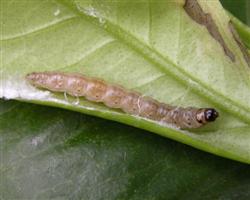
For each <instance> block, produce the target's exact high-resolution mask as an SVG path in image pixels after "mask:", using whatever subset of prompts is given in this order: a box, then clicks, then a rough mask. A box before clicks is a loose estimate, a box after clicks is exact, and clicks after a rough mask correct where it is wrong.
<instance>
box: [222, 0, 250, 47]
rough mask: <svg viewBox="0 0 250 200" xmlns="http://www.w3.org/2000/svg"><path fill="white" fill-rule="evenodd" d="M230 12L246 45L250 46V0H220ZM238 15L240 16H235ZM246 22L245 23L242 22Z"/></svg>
mask: <svg viewBox="0 0 250 200" xmlns="http://www.w3.org/2000/svg"><path fill="white" fill-rule="evenodd" d="M220 1H221V3H222V5H223V6H224V7H225V8H226V9H227V10H228V11H229V12H231V13H232V14H231V13H228V14H229V16H230V18H231V20H232V22H233V23H234V25H235V28H236V29H237V31H238V33H239V35H240V37H241V38H242V40H243V42H244V43H245V45H246V46H247V47H248V48H250V28H249V27H248V26H247V25H245V24H248V25H250V12H249V10H250V1H248V0H238V1H235V0H220ZM233 15H235V16H237V17H238V18H236V17H234V16H233ZM240 20H241V21H240ZM242 22H244V23H245V24H244V23H242Z"/></svg>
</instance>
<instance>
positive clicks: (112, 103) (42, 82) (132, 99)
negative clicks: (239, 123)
mask: <svg viewBox="0 0 250 200" xmlns="http://www.w3.org/2000/svg"><path fill="white" fill-rule="evenodd" d="M26 79H27V80H28V81H29V82H30V83H31V84H32V85H34V86H36V87H39V88H46V89H48V90H51V91H55V92H66V93H68V94H69V95H72V96H76V97H85V98H86V99H87V100H89V101H94V102H102V103H104V104H105V105H106V106H108V107H110V108H118V109H121V110H122V111H124V112H125V113H128V114H132V115H137V116H140V117H143V118H147V119H150V120H154V121H157V122H160V123H162V124H166V125H172V126H175V127H177V128H181V129H187V128H199V127H202V126H203V125H205V124H207V123H208V122H211V121H214V120H215V119H216V118H217V117H218V112H217V111H216V110H215V109H213V108H194V107H188V108H182V107H176V106H170V105H168V104H165V103H160V102H158V101H156V100H154V99H152V98H150V97H146V96H142V95H141V94H140V93H138V92H133V91H129V90H126V89H125V88H123V87H121V86H116V85H111V84H108V83H106V82H105V81H103V80H100V79H95V78H90V77H87V76H84V75H80V74H67V73H62V72H33V73H30V74H27V75H26Z"/></svg>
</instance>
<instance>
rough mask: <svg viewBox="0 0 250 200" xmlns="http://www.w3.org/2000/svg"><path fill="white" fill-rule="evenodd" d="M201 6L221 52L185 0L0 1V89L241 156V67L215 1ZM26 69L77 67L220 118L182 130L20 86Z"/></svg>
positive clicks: (247, 157) (244, 102)
mask: <svg viewBox="0 0 250 200" xmlns="http://www.w3.org/2000/svg"><path fill="white" fill-rule="evenodd" d="M198 3H199V5H200V6H201V8H202V10H203V11H204V12H205V13H210V14H211V17H212V19H213V20H214V22H215V24H216V26H217V28H218V30H219V33H220V34H221V36H222V38H223V41H224V45H226V47H227V49H229V50H230V52H231V53H232V54H231V55H230V54H226V53H225V46H223V45H222V44H221V43H219V42H218V41H217V40H216V39H215V38H214V37H212V35H211V33H210V32H209V31H208V29H207V28H206V27H205V26H204V25H202V24H199V23H197V22H196V21H195V20H194V19H192V18H191V17H190V16H189V15H188V14H187V12H186V11H185V10H184V9H183V6H184V1H166V2H158V1H156V2H150V1H147V2H141V3H138V2H134V1H105V2H100V1H60V0H58V1H40V2H37V1H28V0H27V1H26V0H23V1H1V13H2V15H1V20H0V22H1V27H2V28H1V49H3V50H2V51H1V90H0V96H1V97H5V98H11V99H19V100H21V101H27V102H33V103H39V104H43V105H50V106H57V107H62V108H66V109H70V110H75V111H78V112H83V113H86V114H90V115H95V116H99V117H102V118H106V119H111V120H114V121H118V122H122V123H125V124H128V125H132V126H135V127H138V128H142V129H146V130H148V131H151V132H154V133H157V134H160V135H162V136H165V137H169V138H172V139H174V140H177V141H180V142H183V143H186V144H188V145H191V146H194V147H196V148H199V149H202V150H205V151H208V152H211V153H214V154H217V155H220V156H224V157H228V158H231V159H235V160H239V161H242V162H247V163H250V145H249V144H250V79H249V77H250V70H249V69H250V68H249V66H248V64H247V62H246V60H245V58H244V55H243V54H242V52H241V49H240V48H239V46H238V44H237V42H236V41H235V40H234V37H233V35H232V32H231V31H230V29H229V28H228V22H229V17H228V16H227V14H226V12H225V11H224V10H223V8H222V7H221V5H220V4H219V3H218V2H216V1H213V2H212V3H207V2H205V1H198ZM33 71H65V72H79V73H83V74H86V75H89V76H93V77H98V78H102V79H104V80H106V81H108V82H111V83H116V84H120V85H122V86H124V87H126V88H128V89H133V90H136V91H139V92H141V93H142V94H143V95H148V96H152V97H154V98H155V99H157V100H159V101H162V102H165V103H169V104H173V105H177V106H197V107H215V108H216V109H218V110H219V112H220V118H219V119H218V120H217V121H216V122H215V123H212V124H210V125H208V126H206V127H204V128H202V129H197V130H189V131H182V130H176V129H173V128H170V127H165V126H162V125H160V124H158V123H154V122H150V121H147V120H145V119H141V118H138V117H136V116H130V115H127V114H124V113H122V112H119V111H117V110H114V109H109V108H107V107H105V106H103V105H101V104H95V103H91V102H88V101H86V100H84V99H81V100H80V104H79V105H75V104H74V102H75V101H76V100H75V99H73V98H70V97H69V98H68V100H66V99H65V98H64V96H63V94H56V93H51V92H49V91H42V90H39V89H36V88H34V87H32V86H30V85H28V84H27V83H26V82H25V80H24V76H25V75H26V74H27V73H29V72H33Z"/></svg>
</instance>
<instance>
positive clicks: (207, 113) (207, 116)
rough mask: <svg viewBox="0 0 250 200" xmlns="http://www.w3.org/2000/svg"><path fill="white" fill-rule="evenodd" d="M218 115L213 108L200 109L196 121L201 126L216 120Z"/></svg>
mask: <svg viewBox="0 0 250 200" xmlns="http://www.w3.org/2000/svg"><path fill="white" fill-rule="evenodd" d="M218 116H219V113H218V112H217V111H216V110H215V109H214V108H202V109H199V110H198V112H197V113H196V119H197V121H198V122H199V123H201V124H206V123H208V122H212V121H214V120H216V118H217V117H218Z"/></svg>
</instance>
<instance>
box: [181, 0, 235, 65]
mask: <svg viewBox="0 0 250 200" xmlns="http://www.w3.org/2000/svg"><path fill="white" fill-rule="evenodd" d="M184 9H185V11H186V13H187V14H188V15H189V16H190V17H191V18H192V19H193V20H194V21H196V22H197V23H198V24H201V25H203V26H205V27H206V28H207V30H208V32H209V33H210V35H211V36H212V37H213V38H214V39H215V40H216V41H218V42H219V43H220V45H221V46H222V48H223V50H224V52H225V54H226V55H227V56H228V57H229V58H230V59H231V61H232V62H235V56H234V54H233V53H232V51H231V50H230V49H229V48H228V47H227V45H226V43H225V41H224V40H223V38H222V35H221V34H220V32H219V30H218V27H217V26H216V24H215V22H214V20H213V18H212V16H211V14H210V13H205V12H204V11H203V10H202V8H201V6H200V5H199V3H198V2H197V0H186V2H185V5H184Z"/></svg>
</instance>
